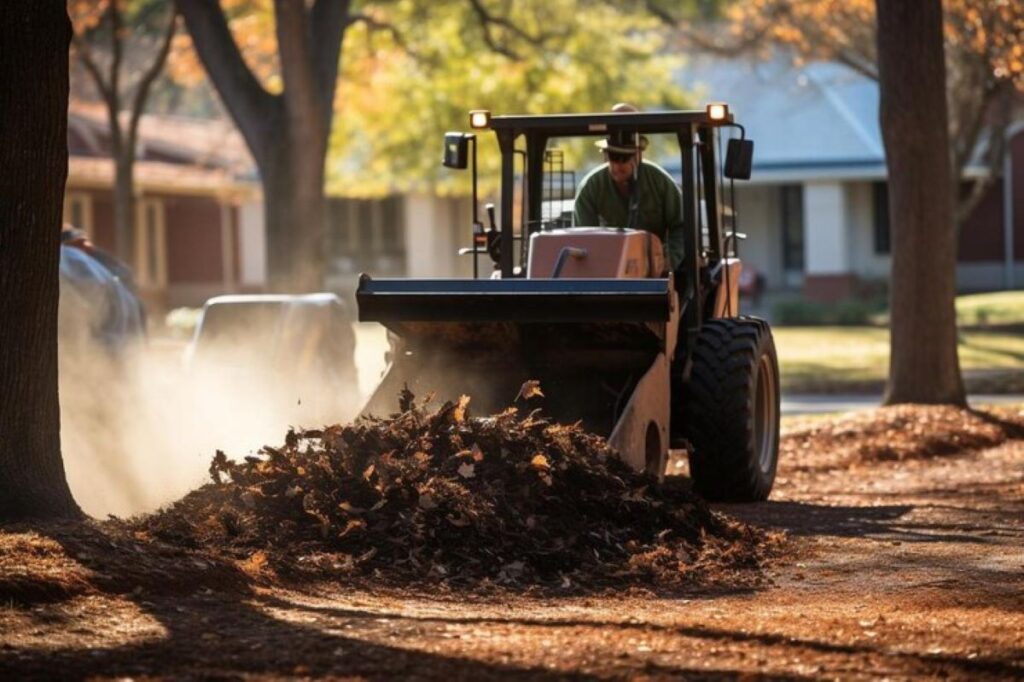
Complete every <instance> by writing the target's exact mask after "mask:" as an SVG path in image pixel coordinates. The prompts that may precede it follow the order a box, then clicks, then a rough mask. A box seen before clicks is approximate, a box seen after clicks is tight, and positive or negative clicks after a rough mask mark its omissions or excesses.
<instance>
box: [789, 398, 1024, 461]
mask: <svg viewBox="0 0 1024 682" xmlns="http://www.w3.org/2000/svg"><path fill="white" fill-rule="evenodd" d="M1021 438H1024V409H1022V408H1018V407H987V408H985V409H983V410H972V409H963V408H958V407H951V406H946V405H893V406H888V407H880V408H878V409H877V410H872V411H868V412H861V413H853V414H850V415H845V416H841V417H837V418H829V419H827V420H824V421H822V420H814V419H811V420H808V421H807V422H806V424H803V425H800V424H796V425H794V426H793V427H791V428H790V429H789V430H788V432H787V433H786V434H785V436H784V438H783V439H782V441H781V443H780V452H779V458H780V461H788V462H800V461H801V460H802V459H804V457H803V455H804V454H805V453H822V452H827V453H829V455H830V458H829V461H828V463H827V465H828V466H836V465H837V462H842V463H847V464H861V463H871V462H886V461H890V462H891V461H897V462H899V461H906V460H915V459H926V458H930V457H942V456H951V455H957V454H961V453H964V452H970V451H973V450H980V449H983V448H990V447H995V446H997V445H1001V444H1002V443H1004V442H1006V441H1008V440H1011V439H1021Z"/></svg>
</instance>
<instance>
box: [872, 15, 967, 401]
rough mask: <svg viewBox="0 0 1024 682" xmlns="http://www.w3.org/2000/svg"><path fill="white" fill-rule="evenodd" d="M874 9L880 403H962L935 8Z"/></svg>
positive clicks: (943, 97) (943, 75)
mask: <svg viewBox="0 0 1024 682" xmlns="http://www.w3.org/2000/svg"><path fill="white" fill-rule="evenodd" d="M876 8H877V16H878V67H879V87H880V96H881V102H880V119H881V126H882V138H883V141H884V144H885V156H886V164H887V166H888V170H889V224H890V225H891V226H892V272H891V277H890V283H891V291H890V297H889V298H890V312H891V315H890V317H891V327H892V330H891V340H890V365H889V383H888V386H887V389H886V394H885V399H884V400H885V403H886V404H894V403H948V404H954V405H964V404H966V399H965V395H964V387H963V381H962V379H961V376H960V363H959V358H958V356H957V329H956V312H955V307H954V301H955V296H956V239H955V229H954V221H953V215H954V205H955V201H956V197H955V188H954V187H953V183H952V177H953V176H952V173H951V168H952V165H951V163H952V162H951V159H950V145H949V128H948V112H947V108H946V72H945V64H944V60H943V43H942V40H943V38H942V3H941V1H940V0H918V1H915V2H906V1H905V0H876Z"/></svg>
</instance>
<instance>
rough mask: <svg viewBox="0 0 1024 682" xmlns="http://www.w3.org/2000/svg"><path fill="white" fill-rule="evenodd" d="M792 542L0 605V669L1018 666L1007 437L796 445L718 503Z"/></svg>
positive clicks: (854, 671) (189, 674) (1016, 530)
mask: <svg viewBox="0 0 1024 682" xmlns="http://www.w3.org/2000/svg"><path fill="white" fill-rule="evenodd" d="M723 509H724V510H725V511H727V512H728V513H730V514H733V515H735V516H738V517H740V518H742V519H744V520H747V521H750V522H753V523H757V524H760V525H766V526H769V527H773V528H778V529H783V530H785V531H786V532H787V533H788V535H789V538H790V540H789V542H790V550H791V551H790V552H789V553H787V555H786V557H785V559H783V560H780V562H779V563H777V564H775V565H774V566H773V567H772V568H770V569H769V572H768V573H769V578H770V581H769V584H768V585H766V586H764V587H763V588H759V589H756V590H747V591H735V592H731V593H730V592H727V591H718V592H716V593H707V592H704V593H700V592H698V593H694V594H687V595H682V596H680V595H674V596H659V595H656V594H652V593H648V592H645V591H637V590H634V591H632V592H631V593H629V594H622V595H615V596H607V595H601V596H586V597H580V596H574V597H564V598H557V597H552V598H537V597H526V596H521V595H518V596H508V595H505V596H502V597H479V596H478V597H473V598H470V599H467V598H466V597H465V596H463V595H460V594H439V595H429V596H427V595H423V594H412V593H400V592H394V591H391V592H388V593H384V594H381V593H374V592H370V591H366V590H360V591H352V590H351V589H344V590H339V589H328V588H321V589H319V590H309V591H303V592H301V593H300V592H293V591H283V590H270V591H258V592H256V593H254V594H251V595H247V596H244V597H238V596H232V594H231V593H227V594H225V593H220V592H212V591H200V592H199V593H196V594H190V595H188V596H184V597H172V596H167V595H158V596H148V595H147V594H146V592H145V591H142V592H140V593H136V594H131V595H128V596H127V597H116V596H107V595H102V594H100V595H97V594H83V595H80V596H77V597H75V598H72V599H69V600H55V601H50V602H48V603H46V602H40V603H37V604H35V605H33V606H30V607H23V606H17V605H14V604H9V605H7V606H6V607H3V606H0V678H8V677H10V678H26V677H53V676H58V677H62V678H69V677H72V678H73V677H87V676H94V675H97V676H111V677H120V676H133V677H145V676H148V675H163V676H170V677H174V678H207V677H216V678H228V679H231V678H236V677H248V676H255V677H271V678H275V677H295V676H297V677H304V676H314V677H320V676H336V677H346V676H352V677H355V678H360V677H367V678H392V677H396V676H401V677H422V678H433V679H436V678H445V677H447V678H460V679H488V678H498V677H520V678H530V679H546V678H549V677H551V678H563V677H571V678H576V677H579V678H591V677H597V678H607V677H639V678H655V679H656V678H663V677H687V678H697V679H735V678H751V679H761V678H766V679H793V678H843V679H859V678H868V677H888V678H891V679H904V678H918V677H945V678H954V679H970V680H977V679H989V678H991V679H1007V678H1015V677H1016V678H1024V441H1021V440H1014V441H1009V442H1008V443H1007V444H1004V445H1001V446H997V447H992V448H988V449H982V450H977V451H973V452H968V453H966V454H957V455H949V456H942V457H930V458H925V459H912V460H908V461H903V462H895V461H888V462H885V461H883V462H874V463H870V464H869V463H863V462H859V461H856V460H849V459H847V460H845V461H844V460H842V459H841V458H840V459H837V458H836V457H835V455H834V453H830V452H821V451H814V450H813V449H808V450H807V451H806V452H800V453H799V454H798V455H791V456H790V457H789V458H788V459H785V460H784V461H783V466H782V467H781V469H780V474H779V480H778V483H777V486H776V490H775V492H774V493H773V497H772V501H771V502H768V503H765V504H760V505H747V506H729V507H723Z"/></svg>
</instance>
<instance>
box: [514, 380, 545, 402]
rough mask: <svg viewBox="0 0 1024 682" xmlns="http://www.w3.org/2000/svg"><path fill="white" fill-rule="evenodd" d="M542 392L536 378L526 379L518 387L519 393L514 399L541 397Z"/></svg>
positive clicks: (542, 395)
mask: <svg viewBox="0 0 1024 682" xmlns="http://www.w3.org/2000/svg"><path fill="white" fill-rule="evenodd" d="M543 397H544V393H542V392H541V390H540V382H539V381H537V380H536V379H528V380H526V381H524V382H523V385H522V386H521V387H520V388H519V395H518V396H516V400H529V399H530V398H543Z"/></svg>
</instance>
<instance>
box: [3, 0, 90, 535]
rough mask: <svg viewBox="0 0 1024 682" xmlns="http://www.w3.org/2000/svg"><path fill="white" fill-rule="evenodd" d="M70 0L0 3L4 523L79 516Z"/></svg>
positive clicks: (14, 0)
mask: <svg viewBox="0 0 1024 682" xmlns="http://www.w3.org/2000/svg"><path fill="white" fill-rule="evenodd" d="M70 40H71V22H70V21H69V19H68V16H67V11H66V9H65V3H64V0H4V2H2V3H0V83H3V87H2V88H0V121H2V123H0V168H2V169H3V173H2V174H0V292H3V294H2V296H0V386H2V387H3V397H2V398H0V519H5V520H9V519H19V518H28V517H36V518H45V517H48V518H54V517H76V516H80V515H81V512H80V511H79V509H78V506H77V505H76V504H75V501H74V500H73V499H72V497H71V491H70V490H69V488H68V484H67V479H66V477H65V475H64V463H63V460H62V458H61V452H60V407H59V403H58V395H57V301H58V296H59V280H58V277H59V275H58V264H59V253H60V227H61V206H62V198H63V195H64V183H65V181H66V179H67V160H68V148H67V111H68V45H69V43H70Z"/></svg>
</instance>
